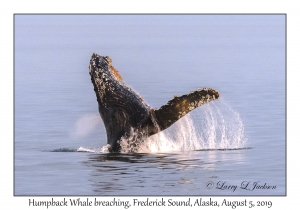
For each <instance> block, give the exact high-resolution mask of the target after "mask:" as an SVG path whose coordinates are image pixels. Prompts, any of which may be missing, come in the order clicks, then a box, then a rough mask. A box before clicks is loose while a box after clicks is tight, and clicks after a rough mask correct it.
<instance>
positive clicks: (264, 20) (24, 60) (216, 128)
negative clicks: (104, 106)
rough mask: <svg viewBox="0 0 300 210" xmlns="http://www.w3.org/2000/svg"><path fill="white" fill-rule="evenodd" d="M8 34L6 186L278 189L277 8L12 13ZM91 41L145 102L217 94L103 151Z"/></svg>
mask: <svg viewBox="0 0 300 210" xmlns="http://www.w3.org/2000/svg"><path fill="white" fill-rule="evenodd" d="M14 35H15V36H14V195H17V196H19V195H87V196H88V195H92V196H96V195H116V196H117V195H129V196H135V195H158V196H162V195H169V196H172V195H187V196H188V195H191V196H192V195H210V196H214V195H235V196H236V195H286V16H285V15H15V16H14ZM94 52H95V53H98V54H99V55H108V56H110V58H112V60H113V65H114V67H115V68H116V69H118V70H119V72H120V74H121V75H122V77H123V79H124V80H125V81H126V83H127V84H128V85H130V86H131V87H132V88H133V89H134V90H136V91H137V92H138V93H139V94H140V95H141V96H143V98H144V99H145V101H146V102H148V104H149V105H150V106H151V107H153V108H159V107H160V106H162V105H164V104H166V103H167V102H168V101H169V100H170V99H172V98H173V96H174V95H175V94H176V95H183V94H187V93H189V92H190V91H194V90H196V89H197V88H204V87H210V88H214V89H216V90H218V91H219V92H220V94H221V97H220V99H218V100H215V101H213V102H210V103H208V104H206V105H203V106H201V107H199V108H197V109H196V110H193V111H192V112H190V113H189V114H188V115H186V116H185V117H183V118H182V119H180V120H179V121H178V122H176V123H175V124H174V125H172V126H171V127H170V128H169V129H167V130H165V131H162V132H160V133H158V134H156V135H154V136H151V137H149V138H148V139H147V140H146V141H145V143H144V144H143V145H142V147H141V149H140V150H139V152H138V153H135V154H129V153H127V152H126V151H123V153H120V154H110V153H107V142H106V133H105V127H104V124H103V122H102V120H101V118H100V115H99V113H98V104H97V101H96V96H95V93H94V90H93V89H94V88H93V85H92V83H91V79H90V76H89V73H88V65H89V60H90V58H91V56H92V53H94Z"/></svg>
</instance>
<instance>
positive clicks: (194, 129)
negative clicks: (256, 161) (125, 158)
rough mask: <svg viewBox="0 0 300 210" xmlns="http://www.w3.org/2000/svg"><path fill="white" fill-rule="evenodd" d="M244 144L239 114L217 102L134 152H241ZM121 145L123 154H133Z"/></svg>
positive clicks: (188, 116)
mask: <svg viewBox="0 0 300 210" xmlns="http://www.w3.org/2000/svg"><path fill="white" fill-rule="evenodd" d="M217 104H218V106H217ZM133 136H134V134H133ZM245 144H246V139H245V137H244V125H243V123H242V120H241V118H240V116H239V114H238V113H237V112H235V111H234V110H232V108H231V107H230V106H229V105H228V104H227V103H226V102H224V101H223V100H219V101H218V102H211V103H209V104H205V105H203V106H201V107H200V108H197V109H196V110H194V111H192V112H191V113H189V114H187V115H186V116H184V117H183V118H181V119H180V120H178V121H177V122H176V123H174V124H173V125H172V126H171V127H170V128H168V129H166V130H164V131H161V132H159V133H157V134H155V135H153V136H150V137H149V138H147V139H146V140H145V141H144V142H143V143H142V144H141V145H140V146H139V149H138V150H137V152H138V153H168V152H180V151H192V150H202V149H238V148H244V147H245ZM121 145H122V150H121V152H122V153H128V152H130V151H132V148H131V147H132V146H131V145H128V144H127V143H126V142H122V144H121Z"/></svg>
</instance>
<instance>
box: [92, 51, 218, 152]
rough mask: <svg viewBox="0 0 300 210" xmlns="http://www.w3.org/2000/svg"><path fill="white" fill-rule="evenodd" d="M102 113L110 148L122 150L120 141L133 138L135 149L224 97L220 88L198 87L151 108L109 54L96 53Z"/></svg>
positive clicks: (95, 76)
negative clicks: (113, 64) (113, 63)
mask: <svg viewBox="0 0 300 210" xmlns="http://www.w3.org/2000/svg"><path fill="white" fill-rule="evenodd" d="M89 74H90V76H91V80H92V83H93V85H94V90H95V93H96V97H97V101H98V109H99V113H100V116H101V118H102V120H103V122H104V125H105V128H106V133H107V143H108V144H109V145H110V147H109V151H110V152H120V149H121V146H120V141H121V140H122V141H123V140H126V139H129V137H130V136H132V134H133V133H134V134H135V138H130V141H132V142H129V143H130V144H131V146H132V147H131V152H135V151H137V149H138V145H139V143H141V141H143V139H145V138H147V137H149V136H151V135H153V134H156V133H158V132H160V131H162V130H164V129H166V128H168V127H170V126H171V125H172V124H173V123H175V122H176V121H177V120H178V119H180V118H181V117H183V116H184V115H186V114H187V113H188V112H190V111H192V110H193V109H195V108H197V107H199V106H201V105H203V104H205V103H208V102H210V101H212V100H214V99H217V98H219V97H220V94H219V92H218V91H217V90H214V89H211V88H203V89H197V90H196V91H193V92H190V93H189V94H186V95H182V96H179V97H178V96H174V98H173V99H172V100H170V101H169V102H168V103H167V104H166V105H163V106H162V107H160V108H159V109H153V108H151V107H150V106H149V105H148V104H147V103H146V102H145V101H144V99H143V98H142V97H141V96H140V95H139V94H137V93H136V92H135V91H134V90H133V89H132V88H130V87H129V86H128V85H127V84H126V83H125V82H124V81H123V79H122V77H121V75H120V73H119V72H118V70H117V69H115V68H114V67H113V66H112V60H111V59H110V58H109V57H108V56H99V55H98V54H96V53H93V55H92V58H91V60H90V65H89Z"/></svg>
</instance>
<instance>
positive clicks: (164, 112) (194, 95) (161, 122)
mask: <svg viewBox="0 0 300 210" xmlns="http://www.w3.org/2000/svg"><path fill="white" fill-rule="evenodd" d="M219 97H220V94H219V92H218V91H217V90H214V89H211V88H203V89H198V90H196V91H194V92H191V93H189V94H187V95H182V96H179V97H177V96H174V98H173V99H172V100H170V101H169V102H168V103H167V104H166V105H163V106H162V107H160V108H159V109H155V110H151V115H152V116H153V117H154V120H155V121H156V122H153V123H154V124H156V125H158V126H159V129H160V130H164V129H166V128H168V127H170V126H171V125H172V124H173V123H175V122H176V121H177V120H178V119H180V118H181V117H183V116H184V115H186V114H187V113H189V112H190V111H192V110H193V109H195V108H197V107H199V106H201V105H203V104H205V103H208V102H210V101H212V100H215V99H218V98H219ZM152 121H153V120H152Z"/></svg>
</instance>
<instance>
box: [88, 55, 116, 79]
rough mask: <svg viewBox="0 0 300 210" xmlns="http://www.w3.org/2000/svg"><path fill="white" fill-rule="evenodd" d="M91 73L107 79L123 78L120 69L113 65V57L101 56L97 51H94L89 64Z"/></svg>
mask: <svg viewBox="0 0 300 210" xmlns="http://www.w3.org/2000/svg"><path fill="white" fill-rule="evenodd" d="M89 73H90V75H91V77H92V78H94V79H96V78H98V79H101V80H105V81H107V80H118V81H121V80H122V77H121V75H120V73H119V72H118V70H117V69H115V68H114V67H113V65H112V60H111V58H110V57H108V56H100V55H98V54H97V53H93V55H92V58H91V60H90V65H89ZM105 81H104V82H105Z"/></svg>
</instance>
